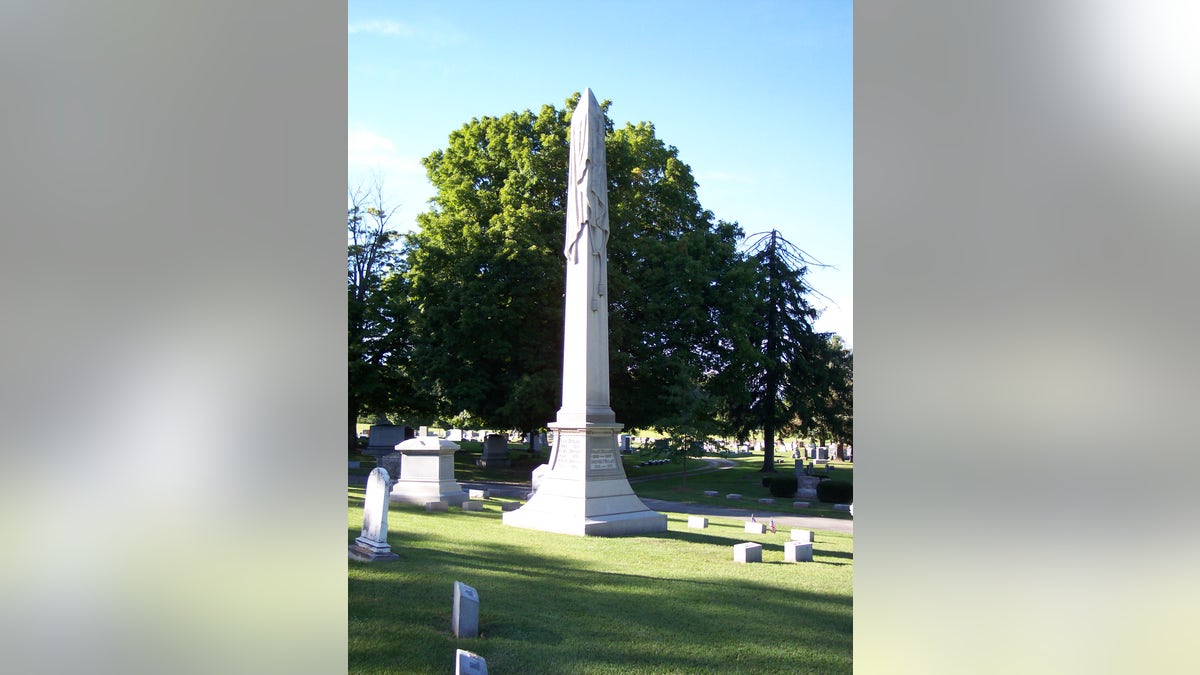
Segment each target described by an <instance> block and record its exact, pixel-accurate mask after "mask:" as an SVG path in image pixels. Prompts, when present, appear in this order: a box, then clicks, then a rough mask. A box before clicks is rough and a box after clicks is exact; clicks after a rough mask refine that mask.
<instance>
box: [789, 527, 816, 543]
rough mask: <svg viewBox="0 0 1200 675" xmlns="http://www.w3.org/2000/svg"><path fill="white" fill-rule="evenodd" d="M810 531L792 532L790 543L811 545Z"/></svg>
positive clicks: (811, 535) (811, 536) (811, 534)
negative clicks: (797, 542)
mask: <svg viewBox="0 0 1200 675" xmlns="http://www.w3.org/2000/svg"><path fill="white" fill-rule="evenodd" d="M812 540H813V533H812V530H792V541H799V542H806V543H812Z"/></svg>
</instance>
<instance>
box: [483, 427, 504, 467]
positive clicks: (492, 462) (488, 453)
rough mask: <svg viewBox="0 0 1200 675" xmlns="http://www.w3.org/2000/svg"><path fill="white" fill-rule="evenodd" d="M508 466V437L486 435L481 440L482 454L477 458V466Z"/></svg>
mask: <svg viewBox="0 0 1200 675" xmlns="http://www.w3.org/2000/svg"><path fill="white" fill-rule="evenodd" d="M509 465H510V461H509V459H508V437H506V436H504V435H502V434H488V435H487V437H485V438H484V439H483V454H482V455H480V457H479V466H482V467H489V466H491V467H505V466H509Z"/></svg>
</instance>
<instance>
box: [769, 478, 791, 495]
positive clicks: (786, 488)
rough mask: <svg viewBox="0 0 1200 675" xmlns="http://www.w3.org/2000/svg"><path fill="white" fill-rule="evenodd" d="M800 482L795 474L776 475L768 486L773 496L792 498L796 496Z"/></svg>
mask: <svg viewBox="0 0 1200 675" xmlns="http://www.w3.org/2000/svg"><path fill="white" fill-rule="evenodd" d="M798 484H799V481H797V480H796V477H795V476H776V477H775V478H774V479H773V480H772V481H771V484H770V485H768V486H767V487H768V488H769V489H770V490H771V496H773V497H785V498H791V497H795V496H796V488H797V486H798Z"/></svg>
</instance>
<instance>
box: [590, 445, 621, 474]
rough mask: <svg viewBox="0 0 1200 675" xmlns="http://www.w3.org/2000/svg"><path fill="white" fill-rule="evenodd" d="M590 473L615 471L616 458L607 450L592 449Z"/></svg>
mask: <svg viewBox="0 0 1200 675" xmlns="http://www.w3.org/2000/svg"><path fill="white" fill-rule="evenodd" d="M591 467H592V471H616V469H617V456H616V454H615V453H613V451H612V450H609V449H607V448H592V462H591Z"/></svg>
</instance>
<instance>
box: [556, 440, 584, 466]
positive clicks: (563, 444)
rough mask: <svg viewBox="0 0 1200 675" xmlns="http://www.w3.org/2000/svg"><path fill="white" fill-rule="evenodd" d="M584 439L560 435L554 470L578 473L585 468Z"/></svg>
mask: <svg viewBox="0 0 1200 675" xmlns="http://www.w3.org/2000/svg"><path fill="white" fill-rule="evenodd" d="M583 446H584V438H583V437H582V436H571V435H568V434H559V437H558V452H557V453H556V454H555V460H554V470H555V471H570V472H576V471H579V470H580V469H581V468H582V467H583V452H584V447H583Z"/></svg>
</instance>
